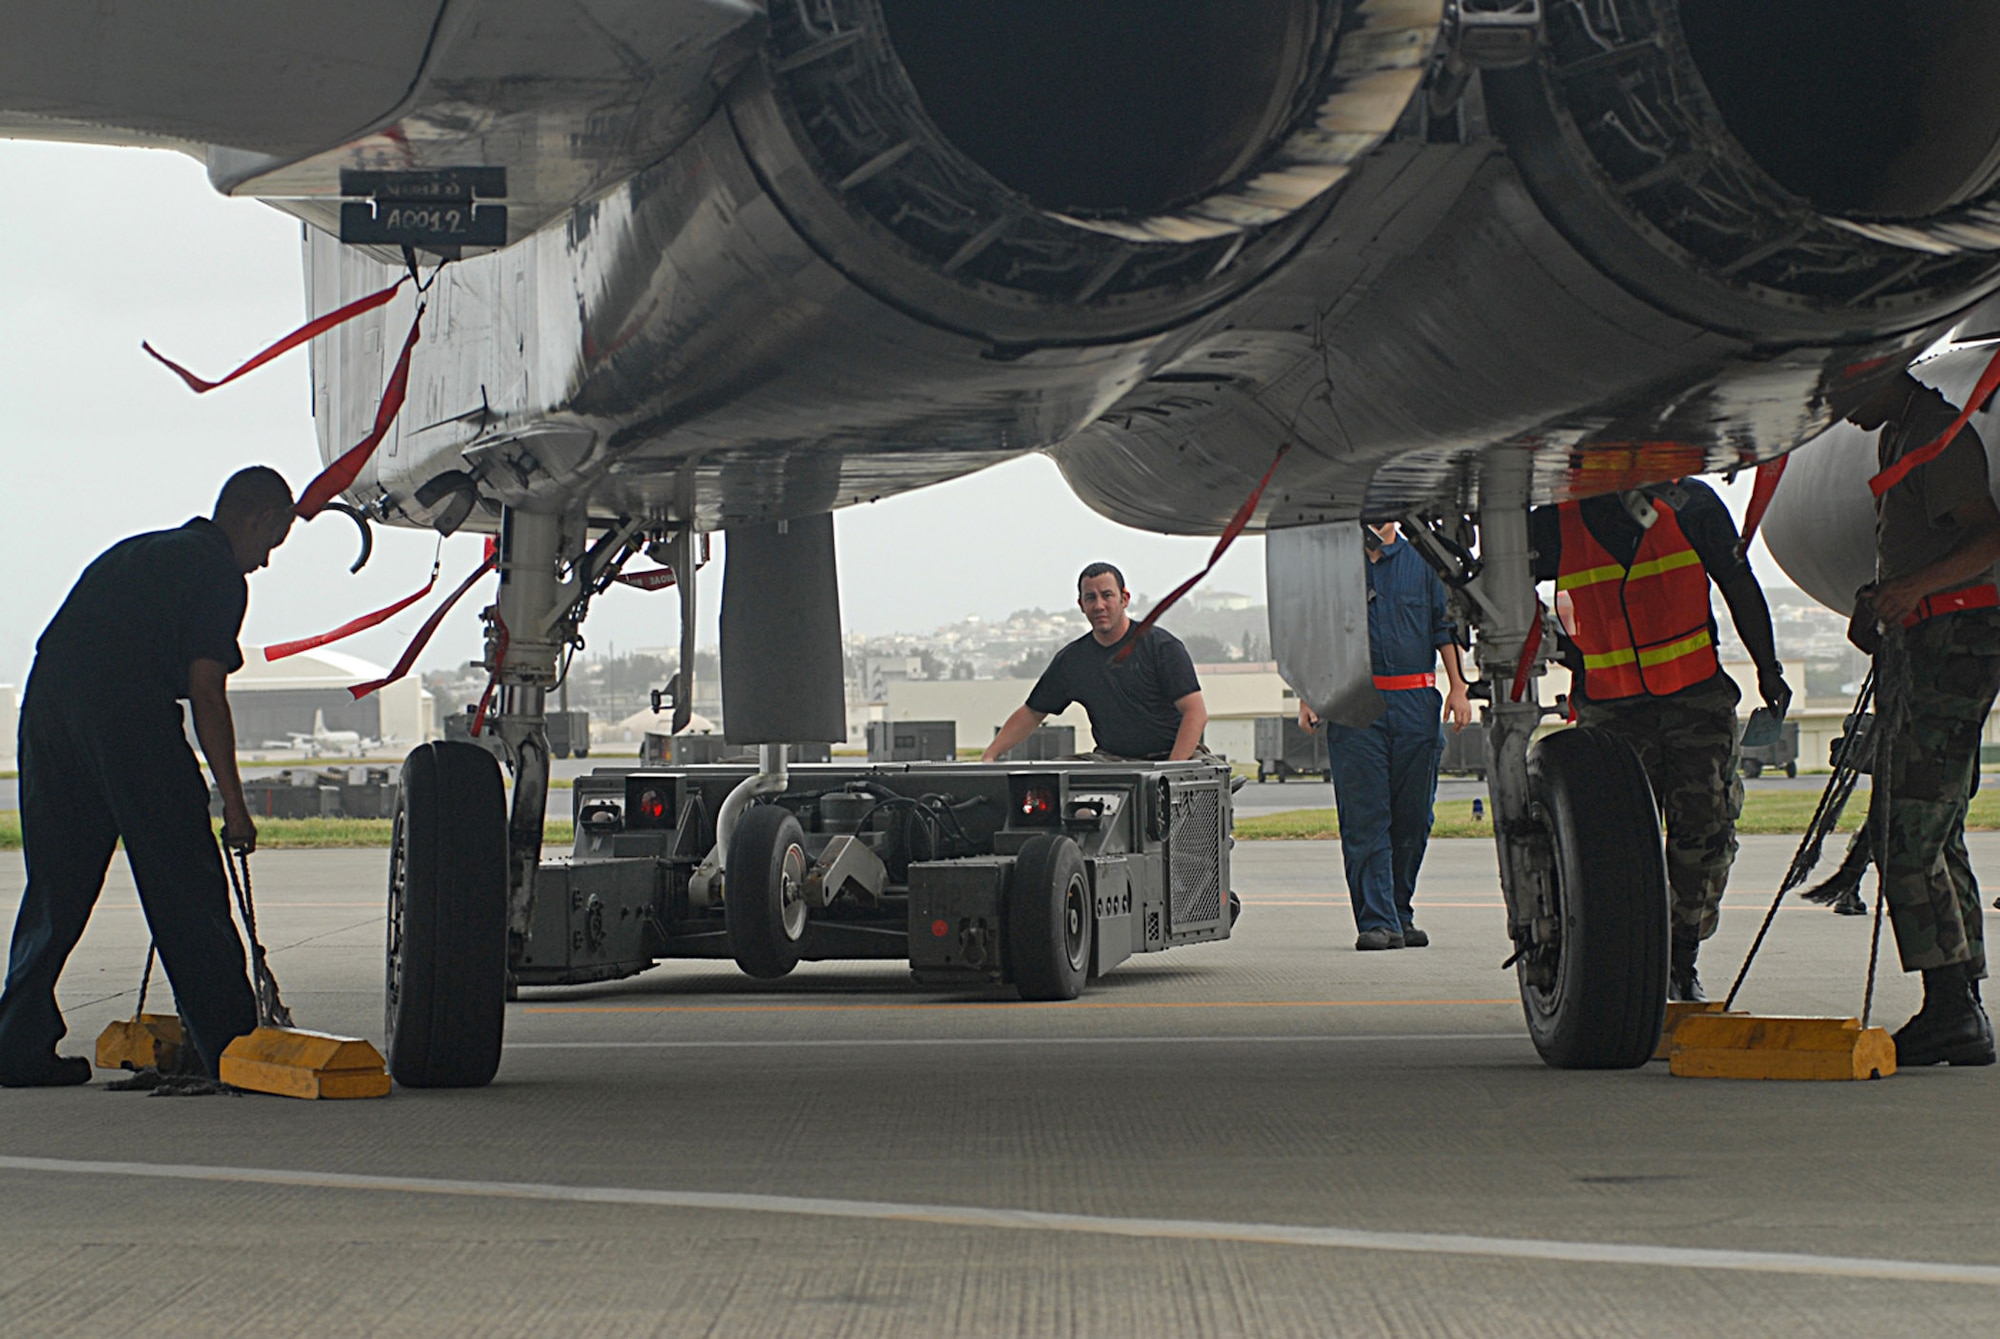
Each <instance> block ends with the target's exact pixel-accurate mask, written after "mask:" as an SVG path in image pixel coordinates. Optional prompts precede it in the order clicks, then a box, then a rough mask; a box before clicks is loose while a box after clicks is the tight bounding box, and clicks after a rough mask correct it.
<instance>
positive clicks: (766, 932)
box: [722, 804, 812, 981]
mask: <svg viewBox="0 0 2000 1339" xmlns="http://www.w3.org/2000/svg"><path fill="white" fill-rule="evenodd" d="M811 863H812V862H811V861H809V860H807V859H806V834H805V829H804V828H802V827H800V826H799V820H798V819H797V818H795V817H793V815H792V811H791V810H789V809H783V808H780V807H779V806H777V805H775V804H753V805H751V806H750V807H749V808H748V809H745V810H744V811H743V813H742V815H741V816H740V817H739V818H738V819H737V820H736V830H735V832H733V833H731V834H730V837H729V865H728V869H727V872H726V873H725V875H724V876H723V883H722V924H723V928H724V929H725V930H727V931H728V934H729V952H730V955H731V956H732V957H734V958H735V959H736V965H737V966H738V967H740V968H742V969H743V970H744V972H745V973H747V974H748V975H750V976H754V977H756V978H757V979H758V980H760V981H773V980H776V979H777V978H778V977H781V976H783V975H784V974H785V973H787V972H789V971H791V970H792V968H794V967H796V966H798V965H799V940H800V939H801V938H803V937H804V935H805V928H806V906H805V902H804V900H803V899H804V896H805V881H806V870H807V869H808V868H809V867H810V866H811Z"/></svg>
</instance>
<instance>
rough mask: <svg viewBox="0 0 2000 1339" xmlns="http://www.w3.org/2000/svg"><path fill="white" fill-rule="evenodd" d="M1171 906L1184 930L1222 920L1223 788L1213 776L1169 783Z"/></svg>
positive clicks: (1174, 923) (1176, 925) (1172, 918)
mask: <svg viewBox="0 0 2000 1339" xmlns="http://www.w3.org/2000/svg"><path fill="white" fill-rule="evenodd" d="M1167 804H1168V815H1169V817H1168V825H1167V911H1168V917H1169V931H1170V933H1173V934H1180V933H1182V932H1183V931H1186V930H1192V929H1195V928H1197V927H1199V926H1205V925H1213V924H1215V922H1217V921H1219V920H1221V919H1222V912H1223V899H1222V865H1221V860H1220V857H1219V852H1220V851H1221V840H1220V839H1221V837H1222V832H1221V827H1222V792H1221V789H1220V787H1219V786H1218V785H1217V784H1216V783H1215V782H1214V781H1211V780H1202V781H1193V782H1180V781H1175V782H1169V783H1168V791H1167Z"/></svg>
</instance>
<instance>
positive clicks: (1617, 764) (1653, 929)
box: [1517, 726, 1667, 1069]
mask: <svg viewBox="0 0 2000 1339" xmlns="http://www.w3.org/2000/svg"><path fill="white" fill-rule="evenodd" d="M1528 792H1529V795H1530V798H1531V800H1532V801H1533V803H1534V805H1535V807H1536V809H1538V810H1539V811H1540V813H1541V816H1542V817H1543V818H1544V819H1545V821H1546V822H1547V824H1548V826H1549V830H1550V834H1551V836H1552V838H1553V841H1554V847H1555V885H1556V920H1557V923H1558V926H1559V932H1558V937H1557V941H1556V942H1555V943H1554V944H1552V945H1548V946H1545V947H1544V948H1542V949H1540V950H1538V951H1537V952H1535V953H1533V954H1532V955H1529V956H1526V957H1524V958H1523V959H1522V960H1521V961H1520V963H1519V964H1518V968H1517V970H1518V972H1519V975H1520V981H1521V1004H1522V1008H1523V1010H1524V1012H1525V1013H1526V1014H1527V1019H1528V1032H1529V1035H1530V1036H1531V1037H1532V1038H1533V1039H1534V1043H1535V1049H1536V1050H1537V1051H1539V1052H1541V1056H1542V1059H1543V1060H1545V1061H1547V1062H1548V1063H1549V1064H1551V1065H1554V1066H1556V1067H1558V1068H1561V1069H1630V1068H1633V1067H1636V1066H1638V1065H1643V1064H1645V1063H1646V1061H1647V1060H1648V1059H1650V1058H1651V1057H1652V1054H1653V1050H1654V1048H1655V1047H1656V1046H1657V1045H1658V1044H1659V1040H1660V1027H1661V1025H1662V1023H1663V1022H1664V1021H1665V1018H1666V1007H1667V1006H1666V1000H1667V860H1666V850H1665V847H1664V846H1663V844H1662V842H1661V837H1660V817H1659V809H1658V808H1657V807H1656V806H1655V804H1654V801H1653V788H1652V785H1651V784H1650V783H1649V782H1648V781H1647V780H1646V773H1645V769H1644V768H1642V767H1641V766H1640V765H1639V758H1638V755H1637V754H1635V753H1633V751H1632V749H1631V747H1630V746H1629V745H1628V744H1626V743H1625V742H1624V741H1623V740H1621V739H1619V738H1618V737H1617V736H1615V735H1612V734H1609V733H1607V732H1605V731H1602V730H1596V729H1592V728H1590V727H1588V726H1579V727H1577V728H1575V729H1572V730H1564V731H1561V732H1559V733H1557V734H1553V735H1550V736H1549V737H1548V738H1547V739H1544V740H1542V741H1541V742H1540V743H1538V744H1536V745H1535V746H1534V748H1533V749H1532V750H1531V751H1530V752H1529V754H1528Z"/></svg>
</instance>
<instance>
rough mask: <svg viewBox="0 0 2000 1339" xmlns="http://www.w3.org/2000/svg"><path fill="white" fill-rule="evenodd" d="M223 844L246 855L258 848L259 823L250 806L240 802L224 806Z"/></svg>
mask: <svg viewBox="0 0 2000 1339" xmlns="http://www.w3.org/2000/svg"><path fill="white" fill-rule="evenodd" d="M222 844H223V845H224V846H227V847H228V848H229V849H230V850H232V851H240V852H241V853H243V854H244V855H249V854H250V853H251V852H252V851H255V850H256V849H257V824H256V821H255V820H254V819H252V818H251V817H250V810H249V809H248V808H246V807H244V806H243V805H240V804H224V805H223V806H222Z"/></svg>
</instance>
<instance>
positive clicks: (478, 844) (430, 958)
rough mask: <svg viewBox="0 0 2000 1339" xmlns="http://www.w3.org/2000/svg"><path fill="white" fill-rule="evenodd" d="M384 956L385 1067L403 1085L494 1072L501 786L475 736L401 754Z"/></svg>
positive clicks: (500, 1011)
mask: <svg viewBox="0 0 2000 1339" xmlns="http://www.w3.org/2000/svg"><path fill="white" fill-rule="evenodd" d="M387 957H388V983H387V992H386V994H387V1003H386V1008H385V1010H384V1021H383V1029H384V1033H385V1043H386V1044H385V1045H384V1047H383V1049H384V1050H385V1051H387V1052H388V1061H389V1073H390V1075H391V1076H393V1077H394V1078H395V1080H396V1082H398V1083H400V1084H402V1085H404V1086H405V1087H408V1088H480V1087H484V1086H485V1085H486V1084H488V1083H491V1082H492V1081H493V1075H494V1072H495V1071H496V1070H498V1069H499V1068H500V1039H501V1033H502V1030H503V1028H504V1025H505V1022H506V1012H507V1010H506V1005H507V798H506V793H505V791H504V789H503V787H502V786H501V782H500V765H499V763H497V762H496V761H494V758H493V755H492V754H491V753H488V752H487V751H486V750H485V749H483V748H481V747H479V746H478V745H477V744H470V743H463V742H460V741H456V740H444V741H440V742H437V743H431V744H425V745H423V746H422V747H420V748H418V749H417V750H416V751H415V752H413V753H411V754H410V756H409V758H408V759H407V760H405V761H404V763H403V779H402V790H401V797H400V798H399V800H398V801H397V805H396V821H395V835H394V837H393V839H392V849H391V851H390V855H389V944H388V954H387Z"/></svg>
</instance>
